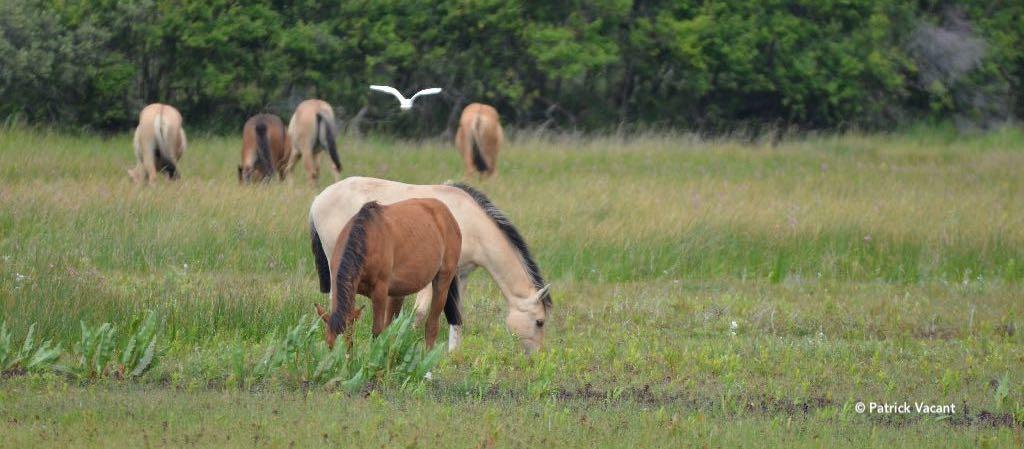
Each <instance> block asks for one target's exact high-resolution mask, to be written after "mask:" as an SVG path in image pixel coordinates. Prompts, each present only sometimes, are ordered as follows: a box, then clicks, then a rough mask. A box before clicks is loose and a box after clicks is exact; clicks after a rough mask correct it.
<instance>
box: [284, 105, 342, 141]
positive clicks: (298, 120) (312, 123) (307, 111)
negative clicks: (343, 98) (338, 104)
mask: <svg viewBox="0 0 1024 449" xmlns="http://www.w3.org/2000/svg"><path fill="white" fill-rule="evenodd" d="M318 113H319V114H320V115H321V116H323V117H324V118H325V119H328V120H331V121H333V120H334V109H333V108H331V105H330V104H329V103H327V102H326V101H323V100H317V99H310V100H305V101H303V102H302V103H299V105H298V106H296V107H295V112H294V113H292V119H291V121H289V122H288V134H289V135H291V136H292V138H293V139H295V138H296V137H298V136H299V135H306V134H309V135H310V136H312V135H314V133H315V131H316V115H317V114H318Z"/></svg>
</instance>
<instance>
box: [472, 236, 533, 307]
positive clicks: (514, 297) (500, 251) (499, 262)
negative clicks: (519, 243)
mask: <svg viewBox="0 0 1024 449" xmlns="http://www.w3.org/2000/svg"><path fill="white" fill-rule="evenodd" d="M497 232H498V234H499V237H500V238H501V240H500V241H501V242H502V243H501V244H499V245H494V246H493V247H492V248H491V249H490V250H489V251H484V252H483V257H481V259H482V260H481V261H480V265H481V266H482V267H484V269H485V270H487V272H488V273H490V274H491V277H492V278H494V282H495V283H497V284H498V288H499V289H500V290H501V293H502V295H504V296H505V299H506V300H507V301H508V303H509V306H513V305H518V304H519V303H520V302H523V301H525V300H527V299H529V298H530V297H531V296H533V294H534V293H535V292H536V291H537V288H536V287H534V285H533V278H532V277H531V276H530V273H528V272H527V271H526V266H525V265H524V264H523V262H522V259H520V257H519V252H518V251H516V249H515V247H513V246H512V244H511V243H508V240H506V239H505V236H504V235H500V234H501V232H500V231H497Z"/></svg>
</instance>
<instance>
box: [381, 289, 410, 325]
mask: <svg viewBox="0 0 1024 449" xmlns="http://www.w3.org/2000/svg"><path fill="white" fill-rule="evenodd" d="M389 299H390V301H389V303H388V314H387V315H388V322H387V324H385V327H386V326H390V325H391V322H392V321H394V319H395V318H398V314H399V313H402V305H403V304H405V296H392V297H391V298H389Z"/></svg>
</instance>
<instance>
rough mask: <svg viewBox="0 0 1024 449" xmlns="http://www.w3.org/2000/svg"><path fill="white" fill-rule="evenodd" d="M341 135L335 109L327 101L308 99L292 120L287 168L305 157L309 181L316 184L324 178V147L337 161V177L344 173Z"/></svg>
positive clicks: (286, 169) (332, 159)
mask: <svg viewBox="0 0 1024 449" xmlns="http://www.w3.org/2000/svg"><path fill="white" fill-rule="evenodd" d="M337 134H338V132H337V130H336V128H335V125H334V110H333V109H331V105H330V104H328V103H327V102H326V101H323V100H306V101H303V102H302V103H299V106H298V107H297V108H295V113H294V114H292V120H291V121H290V122H289V123H288V140H289V141H290V142H291V154H289V155H288V164H287V166H286V167H285V171H288V172H290V171H292V167H293V166H294V165H295V162H296V161H298V160H299V158H302V164H303V165H305V166H306V175H307V176H309V182H310V183H311V184H313V185H316V180H317V178H319V177H320V150H322V149H326V150H327V154H328V155H330V156H331V162H332V163H333V164H334V165H333V166H331V169H332V170H334V178H335V179H338V178H339V177H340V176H341V159H339V158H338V146H337V143H336V142H335V141H334V137H335V136H336V135H337Z"/></svg>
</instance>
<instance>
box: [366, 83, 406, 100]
mask: <svg viewBox="0 0 1024 449" xmlns="http://www.w3.org/2000/svg"><path fill="white" fill-rule="evenodd" d="M370 89H373V90H375V91H378V92H384V93H388V94H391V95H394V96H395V98H397V99H398V101H400V102H404V101H405V97H403V96H402V93H401V92H399V91H398V89H395V88H394V87H391V86H376V85H371V86H370ZM413 98H416V97H413Z"/></svg>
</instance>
